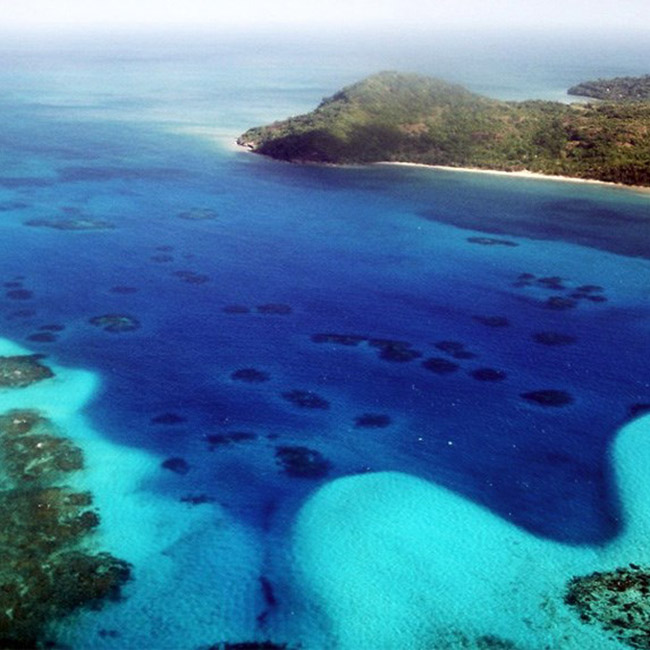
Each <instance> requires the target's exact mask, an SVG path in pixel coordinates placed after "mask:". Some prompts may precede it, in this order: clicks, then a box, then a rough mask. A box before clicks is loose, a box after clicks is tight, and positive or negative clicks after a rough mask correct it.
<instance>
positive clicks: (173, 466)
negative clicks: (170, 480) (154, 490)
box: [160, 456, 190, 476]
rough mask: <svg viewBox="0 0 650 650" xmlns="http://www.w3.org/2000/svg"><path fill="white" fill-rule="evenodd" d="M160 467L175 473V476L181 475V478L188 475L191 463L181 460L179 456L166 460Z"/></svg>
mask: <svg viewBox="0 0 650 650" xmlns="http://www.w3.org/2000/svg"><path fill="white" fill-rule="evenodd" d="M160 466H161V467H162V468H163V469H168V470H169V471H170V472H174V474H180V475H181V476H182V475H184V474H187V473H188V472H189V471H190V465H189V463H188V462H187V461H186V460H185V459H184V458H180V457H178V456H174V457H172V458H168V459H167V460H164V461H163V462H162V463H160Z"/></svg>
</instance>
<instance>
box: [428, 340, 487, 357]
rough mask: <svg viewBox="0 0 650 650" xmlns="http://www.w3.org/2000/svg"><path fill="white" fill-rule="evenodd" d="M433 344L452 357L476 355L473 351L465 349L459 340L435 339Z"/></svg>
mask: <svg viewBox="0 0 650 650" xmlns="http://www.w3.org/2000/svg"><path fill="white" fill-rule="evenodd" d="M433 345H434V347H435V348H437V349H438V350H440V351H441V352H444V353H445V354H448V355H449V356H451V357H453V358H454V359H475V358H476V356H477V355H476V354H475V353H474V352H470V351H469V350H466V349H465V344H464V343H461V342H460V341H437V342H436V343H434V344H433Z"/></svg>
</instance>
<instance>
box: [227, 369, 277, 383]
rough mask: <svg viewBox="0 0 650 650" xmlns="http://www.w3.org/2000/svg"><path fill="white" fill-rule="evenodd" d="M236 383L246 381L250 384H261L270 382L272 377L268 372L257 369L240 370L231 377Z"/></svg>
mask: <svg viewBox="0 0 650 650" xmlns="http://www.w3.org/2000/svg"><path fill="white" fill-rule="evenodd" d="M230 378H231V379H234V380H235V381H244V382H247V383H249V384H260V383H262V382H265V381H268V380H269V379H270V378H271V377H270V375H269V373H268V372H264V371H263V370H258V369H257V368H240V369H239V370H235V372H233V373H232V374H231V375H230Z"/></svg>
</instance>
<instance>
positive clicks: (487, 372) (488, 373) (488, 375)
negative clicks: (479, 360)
mask: <svg viewBox="0 0 650 650" xmlns="http://www.w3.org/2000/svg"><path fill="white" fill-rule="evenodd" d="M469 374H470V375H471V376H472V377H474V379H477V380H478V381H503V380H504V379H505V378H506V377H507V376H508V375H507V374H506V373H505V372H504V371H503V370H496V369H495V368H476V370H472V371H471V372H470V373H469Z"/></svg>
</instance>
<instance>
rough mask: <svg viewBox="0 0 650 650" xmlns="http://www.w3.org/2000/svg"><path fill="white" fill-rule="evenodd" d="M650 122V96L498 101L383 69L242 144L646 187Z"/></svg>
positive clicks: (287, 152)
mask: <svg viewBox="0 0 650 650" xmlns="http://www.w3.org/2000/svg"><path fill="white" fill-rule="evenodd" d="M649 124H650V101H648V102H643V101H639V102H617V101H609V102H597V103H594V104H584V103H576V104H563V103H560V102H552V101H541V100H530V101H523V102H513V101H500V100H495V99H490V98H488V97H484V96H481V95H478V94H475V93H472V92H470V91H469V90H467V89H465V88H463V87H462V86H458V85H454V84H450V83H447V82H445V81H441V80H439V79H434V78H431V77H425V76H421V75H416V74H401V73H397V72H381V73H378V74H375V75H372V76H370V77H368V78H366V79H364V80H362V81H360V82H358V83H355V84H353V85H350V86H347V87H345V88H343V89H342V90H340V91H339V92H337V93H335V94H334V95H332V96H331V97H328V98H325V99H324V100H323V101H322V102H321V103H320V105H319V106H318V107H317V108H316V109H315V110H314V111H312V112H311V113H307V114H305V115H299V116H297V117H291V118H289V119H287V120H283V121H279V122H274V123H273V124H270V125H268V126H261V127H256V128H252V129H249V130H248V131H246V132H245V133H244V134H242V135H241V136H240V137H239V138H238V140H237V142H238V144H240V145H242V146H244V147H247V148H249V149H250V150H251V151H254V152H255V153H259V154H263V155H266V156H270V157H272V158H276V159H280V160H285V161H291V162H310V163H325V164H366V163H374V162H409V163H418V164H426V165H439V166H449V167H458V168H466V167H469V168H474V169H485V170H495V171H508V172H521V171H528V172H532V173H538V174H546V175H552V176H568V177H572V178H577V179H589V180H597V181H606V182H613V183H622V184H626V185H646V186H647V185H650V129H649V128H648V125H649Z"/></svg>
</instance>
